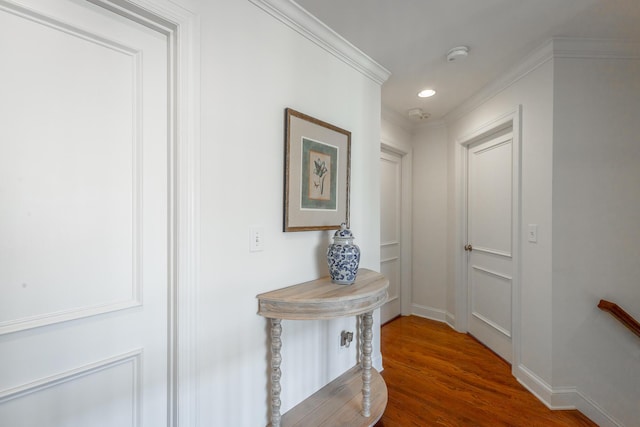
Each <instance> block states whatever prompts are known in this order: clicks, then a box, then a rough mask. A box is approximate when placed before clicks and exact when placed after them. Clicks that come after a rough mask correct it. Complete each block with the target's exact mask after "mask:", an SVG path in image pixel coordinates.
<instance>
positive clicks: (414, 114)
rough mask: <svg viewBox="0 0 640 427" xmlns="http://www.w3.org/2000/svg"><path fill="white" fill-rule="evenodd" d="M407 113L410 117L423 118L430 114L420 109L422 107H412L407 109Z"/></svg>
mask: <svg viewBox="0 0 640 427" xmlns="http://www.w3.org/2000/svg"><path fill="white" fill-rule="evenodd" d="M407 115H408V116H409V117H411V118H412V119H417V120H425V119H428V118H429V117H431V114H429V113H426V112H424V111H422V108H412V109H410V110H407Z"/></svg>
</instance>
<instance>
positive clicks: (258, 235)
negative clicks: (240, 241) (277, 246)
mask: <svg viewBox="0 0 640 427" xmlns="http://www.w3.org/2000/svg"><path fill="white" fill-rule="evenodd" d="M263 250H264V227H261V226H252V227H249V252H260V251H263Z"/></svg>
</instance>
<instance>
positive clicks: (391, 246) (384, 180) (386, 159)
mask: <svg viewBox="0 0 640 427" xmlns="http://www.w3.org/2000/svg"><path fill="white" fill-rule="evenodd" d="M401 212H402V157H401V156H400V155H398V154H396V153H393V152H389V151H382V152H381V153H380V272H381V273H382V274H384V275H385V276H386V277H387V279H389V299H388V301H387V303H385V304H384V305H383V306H382V307H381V308H380V322H381V323H386V322H388V321H389V320H391V319H393V318H394V317H397V316H400V314H401V310H402V307H401V303H402V298H401V291H402V286H401V283H402V263H401V256H402V252H401V248H402V234H401V232H402V224H401V219H402V216H401Z"/></svg>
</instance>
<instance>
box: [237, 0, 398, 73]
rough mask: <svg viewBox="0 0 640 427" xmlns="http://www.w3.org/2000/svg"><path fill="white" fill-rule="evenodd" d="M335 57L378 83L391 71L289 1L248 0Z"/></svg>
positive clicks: (291, 0)
mask: <svg viewBox="0 0 640 427" xmlns="http://www.w3.org/2000/svg"><path fill="white" fill-rule="evenodd" d="M249 1H250V2H251V3H253V4H254V5H256V6H257V7H259V8H260V9H262V10H264V11H265V12H267V13H268V14H270V15H271V16H273V17H274V18H276V19H278V20H279V21H281V22H282V23H284V24H285V25H287V26H288V27H290V28H292V29H293V30H295V31H296V32H297V33H299V34H301V35H303V36H304V37H306V38H307V39H309V40H311V41H312V42H313V43H315V44H317V45H318V46H320V47H321V48H323V49H324V50H326V51H327V52H329V53H330V54H332V55H333V56H335V57H336V58H338V59H340V60H341V61H343V62H344V63H346V64H347V65H349V66H351V67H352V68H354V69H355V70H357V71H359V72H360V73H362V74H364V75H365V76H367V77H368V78H370V79H371V80H373V81H374V82H376V83H378V84H379V85H382V84H383V83H384V82H385V81H387V79H388V78H389V76H390V75H391V72H390V71H389V70H387V69H386V68H384V67H383V66H382V65H380V64H378V63H377V62H376V61H374V60H373V59H371V57H369V56H368V55H367V54H365V53H364V52H362V51H361V50H360V49H358V48H357V47H355V46H354V45H352V44H351V43H349V42H348V41H347V40H345V39H344V38H343V37H342V36H340V35H339V34H338V33H336V32H335V31H333V30H332V29H331V28H329V27H328V26H327V25H325V24H324V23H322V22H321V21H320V20H319V19H318V18H316V17H315V16H313V15H311V14H310V13H309V12H307V11H306V10H305V9H304V8H302V7H301V6H300V5H299V4H297V3H296V2H295V1H293V0H249Z"/></svg>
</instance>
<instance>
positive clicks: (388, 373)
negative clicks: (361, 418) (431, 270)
mask: <svg viewBox="0 0 640 427" xmlns="http://www.w3.org/2000/svg"><path fill="white" fill-rule="evenodd" d="M381 347H382V356H383V363H384V371H383V372H382V376H383V378H384V379H385V382H386V383H387V388H388V390H389V402H388V404H387V409H386V411H385V413H384V415H383V416H382V419H381V420H380V421H379V422H378V423H377V424H376V426H375V427H409V426H419V427H426V426H491V427H497V426H523V427H524V426H526V427H538V426H539V427H543V426H544V427H553V426H596V424H594V423H593V422H591V421H590V420H589V419H588V418H586V417H585V416H584V415H582V414H581V413H580V412H578V411H551V410H550V409H548V408H547V407H546V406H544V405H543V404H542V403H541V402H540V401H538V399H536V398H535V397H534V396H533V395H532V394H531V393H529V392H528V391H527V390H526V389H525V388H524V387H523V386H522V385H520V383H518V381H517V380H516V379H515V378H514V377H513V376H512V375H511V366H510V365H509V364H508V363H507V362H505V361H504V360H502V359H501V358H499V357H498V356H496V355H495V354H494V353H492V352H491V351H490V350H488V349H487V348H486V347H484V346H483V345H482V344H480V343H479V342H478V341H476V340H475V339H474V338H472V337H471V336H469V335H466V334H460V333H458V332H456V331H454V330H453V329H451V328H450V327H449V326H447V325H445V324H442V323H439V322H435V321H432V320H427V319H423V318H420V317H415V316H409V317H401V318H398V319H396V320H394V321H392V322H390V323H388V324H386V325H384V326H383V327H382V341H381Z"/></svg>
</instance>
